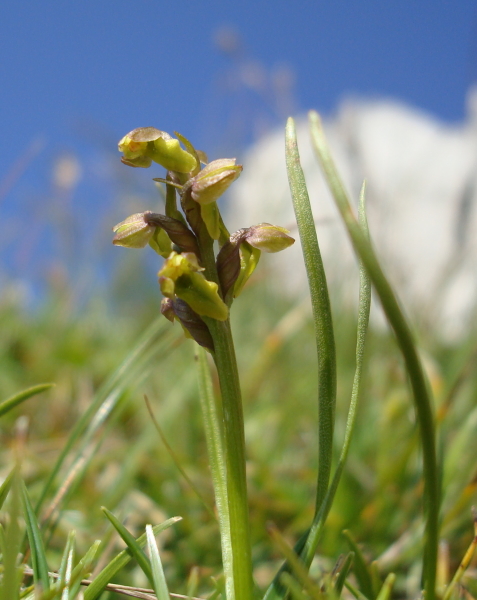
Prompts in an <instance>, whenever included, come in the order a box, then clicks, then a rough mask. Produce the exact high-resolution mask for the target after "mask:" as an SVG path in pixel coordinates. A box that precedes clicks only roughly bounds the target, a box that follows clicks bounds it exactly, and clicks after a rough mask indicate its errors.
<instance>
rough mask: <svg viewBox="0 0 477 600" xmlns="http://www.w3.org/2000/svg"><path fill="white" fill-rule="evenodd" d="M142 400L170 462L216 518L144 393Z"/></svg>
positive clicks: (214, 517) (214, 518) (213, 517)
mask: <svg viewBox="0 0 477 600" xmlns="http://www.w3.org/2000/svg"><path fill="white" fill-rule="evenodd" d="M144 400H145V402H146V406H147V410H148V412H149V416H150V417H151V420H152V424H153V425H154V428H155V429H156V431H157V433H158V434H159V437H160V438H161V441H162V443H163V444H164V446H165V447H166V450H167V451H168V452H169V455H170V457H171V459H172V462H173V463H174V464H175V466H176V468H177V470H178V471H179V473H180V474H181V475H182V477H183V478H184V479H185V481H186V482H187V484H188V485H189V486H190V488H191V489H192V491H193V492H194V493H195V495H196V496H197V498H199V500H200V501H201V502H202V504H203V506H204V508H205V509H206V510H207V512H208V513H209V515H210V516H211V517H212V519H213V520H214V521H215V520H216V516H215V514H214V511H213V509H212V507H211V506H210V504H209V503H208V502H207V500H206V499H205V498H204V496H203V495H202V494H201V492H200V490H199V488H198V487H197V486H196V485H195V483H194V482H193V481H192V479H191V478H190V477H189V475H187V473H186V471H185V470H184V469H183V467H182V465H181V463H180V460H179V458H178V456H177V454H176V453H175V452H174V449H173V448H172V446H171V445H170V444H169V442H168V441H167V438H166V436H165V435H164V432H163V431H162V429H161V426H160V425H159V423H158V421H157V419H156V416H155V415H154V411H153V410H152V406H151V403H150V402H149V398H148V397H147V396H146V394H144Z"/></svg>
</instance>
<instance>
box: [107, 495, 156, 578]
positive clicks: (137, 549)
mask: <svg viewBox="0 0 477 600" xmlns="http://www.w3.org/2000/svg"><path fill="white" fill-rule="evenodd" d="M101 510H102V511H103V513H104V514H105V515H106V517H107V518H108V519H109V521H110V523H111V525H112V526H113V527H114V529H116V531H117V532H118V533H119V535H120V536H121V538H122V539H123V541H124V543H125V544H126V545H127V547H128V548H129V550H130V551H131V554H132V555H133V556H134V558H135V559H136V561H137V563H138V565H139V566H140V567H141V569H142V570H143V571H144V574H145V575H146V577H147V578H148V580H149V581H150V583H151V585H154V580H153V577H152V571H151V565H150V563H149V560H148V558H147V556H146V554H145V552H144V550H143V549H142V548H141V546H140V545H139V544H138V543H137V542H136V538H135V537H134V536H133V535H132V534H131V533H130V532H129V531H128V530H127V529H126V527H124V525H123V524H122V523H121V522H120V521H119V520H118V519H117V518H116V517H115V516H114V515H113V513H112V512H111V511H109V510H108V509H107V508H105V507H104V506H102V507H101Z"/></svg>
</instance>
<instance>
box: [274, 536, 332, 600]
mask: <svg viewBox="0 0 477 600" xmlns="http://www.w3.org/2000/svg"><path fill="white" fill-rule="evenodd" d="M269 533H270V535H271V537H272V539H273V541H274V542H275V543H276V544H277V546H278V547H279V548H280V550H281V552H282V554H283V555H284V556H285V558H286V559H287V562H288V564H289V565H290V571H292V572H293V574H294V576H295V577H296V579H297V580H298V581H299V582H300V584H301V585H302V586H303V588H304V589H306V591H307V592H308V593H309V594H310V596H311V597H312V598H315V599H316V600H321V598H322V597H323V594H322V593H321V590H320V588H319V587H318V586H317V585H316V583H315V582H314V581H313V580H312V579H311V577H310V576H309V574H308V571H307V569H306V567H305V566H304V565H303V563H302V562H301V560H300V559H299V558H298V556H297V555H296V554H295V551H294V550H293V549H292V548H290V546H288V544H287V543H286V542H285V540H284V539H283V537H282V536H281V534H280V532H279V531H278V529H276V528H275V527H270V528H269ZM282 576H283V573H281V574H280V577H282ZM285 595H286V594H285Z"/></svg>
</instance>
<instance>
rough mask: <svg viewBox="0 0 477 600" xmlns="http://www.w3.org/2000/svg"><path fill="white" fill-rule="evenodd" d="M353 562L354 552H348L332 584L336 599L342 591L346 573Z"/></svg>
mask: <svg viewBox="0 0 477 600" xmlns="http://www.w3.org/2000/svg"><path fill="white" fill-rule="evenodd" d="M353 561H354V552H348V554H347V555H346V558H345V560H344V561H343V563H342V565H341V567H340V570H339V573H338V575H337V577H336V579H335V583H334V586H333V587H334V591H335V594H336V597H337V598H339V597H340V596H341V592H342V591H343V586H344V584H345V581H346V578H347V577H348V573H349V571H350V569H351V566H352V564H353Z"/></svg>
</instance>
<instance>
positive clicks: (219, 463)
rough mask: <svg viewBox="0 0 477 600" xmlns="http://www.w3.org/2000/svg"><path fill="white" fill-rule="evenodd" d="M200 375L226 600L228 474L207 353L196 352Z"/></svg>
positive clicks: (228, 573)
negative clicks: (217, 516)
mask: <svg viewBox="0 0 477 600" xmlns="http://www.w3.org/2000/svg"><path fill="white" fill-rule="evenodd" d="M197 353H198V354H197V366H198V375H199V396H200V407H201V410H202V419H203V421H204V429H205V439H206V443H207V454H208V457H209V465H210V471H211V475H212V484H213V486H214V494H215V503H216V506H217V513H218V515H219V525H220V541H221V545H222V564H223V568H224V576H225V582H226V588H227V598H232V597H233V565H232V541H231V536H230V514H229V505H228V502H227V474H226V465H225V456H224V449H223V444H222V438H221V429H220V420H219V416H218V415H217V407H216V404H215V398H214V390H213V386H212V378H211V374H210V368H209V364H208V362H207V353H206V351H205V350H204V349H203V348H198V349H197Z"/></svg>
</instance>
